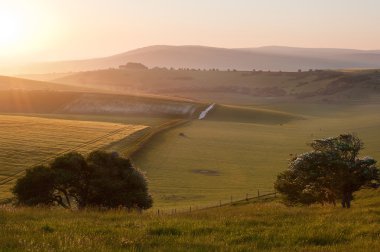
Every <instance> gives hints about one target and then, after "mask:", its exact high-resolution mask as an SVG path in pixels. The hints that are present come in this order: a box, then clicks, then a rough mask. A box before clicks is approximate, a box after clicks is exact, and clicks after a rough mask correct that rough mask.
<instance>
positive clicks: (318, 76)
mask: <svg viewBox="0 0 380 252" xmlns="http://www.w3.org/2000/svg"><path fill="white" fill-rule="evenodd" d="M54 81H55V82H57V83H63V84H70V85H80V86H84V87H91V88H102V89H109V90H113V91H115V90H118V91H122V92H130V93H147V94H159V95H166V96H177V97H186V98H190V99H194V100H201V101H202V100H203V101H207V102H216V103H227V104H243V105H250V104H258V103H261V102H273V101H276V102H277V101H284V100H288V101H289V100H291V101H294V100H298V101H302V102H305V101H313V102H315V101H322V102H335V101H343V102H345V101H352V100H362V101H366V100H368V98H371V97H373V96H376V95H378V94H380V72H379V71H377V70H372V71H369V70H368V71H311V72H310V71H307V72H295V73H293V72H262V71H255V72H253V71H199V70H191V69H179V70H168V69H150V70H128V69H109V70H99V71H88V72H80V73H76V74H72V75H69V76H65V77H62V78H58V79H55V80H54ZM375 99H376V98H375Z"/></svg>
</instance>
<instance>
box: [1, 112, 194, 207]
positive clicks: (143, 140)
mask: <svg viewBox="0 0 380 252" xmlns="http://www.w3.org/2000/svg"><path fill="white" fill-rule="evenodd" d="M189 121H190V120H185V119H177V120H171V121H168V122H165V123H163V124H161V125H159V126H156V127H152V130H151V131H149V132H148V133H146V134H143V135H142V136H141V137H140V138H139V139H137V140H135V141H134V142H133V143H132V145H131V147H130V148H128V149H127V154H126V156H127V157H131V156H132V155H134V154H135V153H137V152H138V151H139V150H140V149H141V148H143V147H144V146H145V145H146V144H147V143H148V142H149V140H150V139H151V138H152V137H154V136H156V135H157V134H159V133H161V132H164V131H166V130H169V129H171V128H174V127H177V126H180V125H183V124H185V123H188V122H189ZM127 128H128V127H122V128H120V129H116V130H113V131H110V132H108V133H107V134H105V135H103V136H100V137H97V138H95V139H92V140H89V141H87V142H85V143H82V144H80V145H78V146H76V147H74V148H72V149H69V150H65V151H61V152H59V153H57V154H54V155H53V156H51V157H48V158H46V159H43V160H41V161H40V162H38V163H35V164H34V165H31V166H29V167H34V166H38V165H44V164H46V163H47V162H48V161H51V160H53V159H54V158H56V157H59V156H61V155H64V154H66V153H69V152H72V151H77V150H80V149H82V148H85V147H87V146H89V145H92V144H94V143H97V142H99V141H101V140H103V139H105V138H108V137H111V136H113V135H115V134H118V133H120V132H122V131H124V130H126V129H127ZM138 132H139V131H137V132H135V134H136V133H138ZM111 144H112V143H111ZM111 144H109V145H108V146H110V145H111ZM105 149H107V146H105ZM26 170H27V168H26V169H25V170H22V171H18V172H16V173H14V174H12V175H10V176H8V177H6V178H4V179H2V180H0V186H2V185H5V184H8V183H10V182H12V181H14V180H16V179H18V178H19V177H21V176H22V175H24V174H25V173H26ZM8 200H9V198H4V199H1V200H0V204H3V203H4V202H7V201H8Z"/></svg>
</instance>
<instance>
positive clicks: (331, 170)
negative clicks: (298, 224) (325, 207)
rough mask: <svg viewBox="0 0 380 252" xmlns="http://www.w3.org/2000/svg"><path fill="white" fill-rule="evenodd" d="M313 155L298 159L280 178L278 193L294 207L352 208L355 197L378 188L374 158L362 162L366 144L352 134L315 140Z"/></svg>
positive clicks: (297, 156) (277, 183) (312, 145)
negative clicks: (331, 206) (304, 205)
mask: <svg viewBox="0 0 380 252" xmlns="http://www.w3.org/2000/svg"><path fill="white" fill-rule="evenodd" d="M310 145H311V147H312V148H313V151H311V152H307V153H303V154H301V155H296V156H295V157H293V158H292V160H291V161H290V164H289V167H288V169H287V170H286V171H284V172H282V173H281V174H279V175H278V177H277V181H276V182H275V189H276V190H277V191H279V192H280V193H282V194H283V195H284V196H285V200H286V201H287V202H289V203H292V204H297V203H301V204H308V205H309V204H313V203H321V204H325V203H328V204H334V205H335V204H336V200H338V199H340V200H341V201H342V207H347V208H350V206H351V200H352V199H353V196H352V194H353V193H354V192H355V191H358V190H360V189H361V188H363V187H373V188H377V186H378V183H379V174H380V172H379V169H378V168H377V167H376V160H374V159H373V158H371V157H364V158H359V157H358V155H359V152H360V151H361V150H362V149H363V143H362V142H361V141H360V139H359V138H358V137H356V136H355V135H353V134H342V135H340V136H338V137H332V138H326V139H319V140H314V141H313V142H312V143H311V144H310Z"/></svg>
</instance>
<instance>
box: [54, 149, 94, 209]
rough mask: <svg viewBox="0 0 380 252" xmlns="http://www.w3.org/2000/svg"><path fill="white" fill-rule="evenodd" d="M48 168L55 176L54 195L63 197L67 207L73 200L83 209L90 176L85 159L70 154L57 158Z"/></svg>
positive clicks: (76, 154) (75, 154)
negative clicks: (57, 194)
mask: <svg viewBox="0 0 380 252" xmlns="http://www.w3.org/2000/svg"><path fill="white" fill-rule="evenodd" d="M50 168H51V169H52V170H53V171H54V174H55V177H54V178H55V188H56V190H57V192H56V193H59V194H62V195H63V196H64V198H65V201H66V202H67V204H68V206H69V207H71V199H74V200H75V202H76V203H77V206H78V207H79V208H82V207H85V206H86V204H87V198H88V187H89V183H90V178H91V175H92V170H91V168H90V167H89V166H88V165H87V162H86V160H85V158H84V157H83V156H82V155H81V154H79V153H77V152H70V153H67V154H64V155H62V156H60V157H57V158H56V159H55V160H54V161H53V162H52V163H51V165H50Z"/></svg>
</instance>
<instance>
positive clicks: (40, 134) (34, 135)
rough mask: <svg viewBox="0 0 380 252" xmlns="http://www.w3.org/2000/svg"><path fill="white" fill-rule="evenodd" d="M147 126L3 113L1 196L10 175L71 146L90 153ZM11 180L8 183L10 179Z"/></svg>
mask: <svg viewBox="0 0 380 252" xmlns="http://www.w3.org/2000/svg"><path fill="white" fill-rule="evenodd" d="M146 127H147V126H143V125H131V124H119V123H105V122H90V121H78V120H63V119H47V118H40V117H26V116H13V115H0V181H2V183H1V184H2V185H0V193H1V194H0V198H4V197H8V196H10V193H9V187H10V185H11V184H12V183H13V182H14V181H12V180H10V181H9V182H8V179H9V177H10V176H12V175H14V174H16V173H19V172H22V171H23V170H25V169H26V168H29V167H30V166H33V165H36V164H40V163H46V162H48V161H49V159H50V158H52V157H54V156H55V155H57V154H60V153H64V152H66V151H70V150H76V151H79V152H82V153H88V152H90V151H92V150H95V149H99V148H102V147H104V146H108V145H110V144H111V143H114V142H118V141H120V140H121V139H125V138H127V137H128V136H130V135H133V133H135V132H138V131H141V130H143V129H145V128H146ZM7 182H8V183H7Z"/></svg>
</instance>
